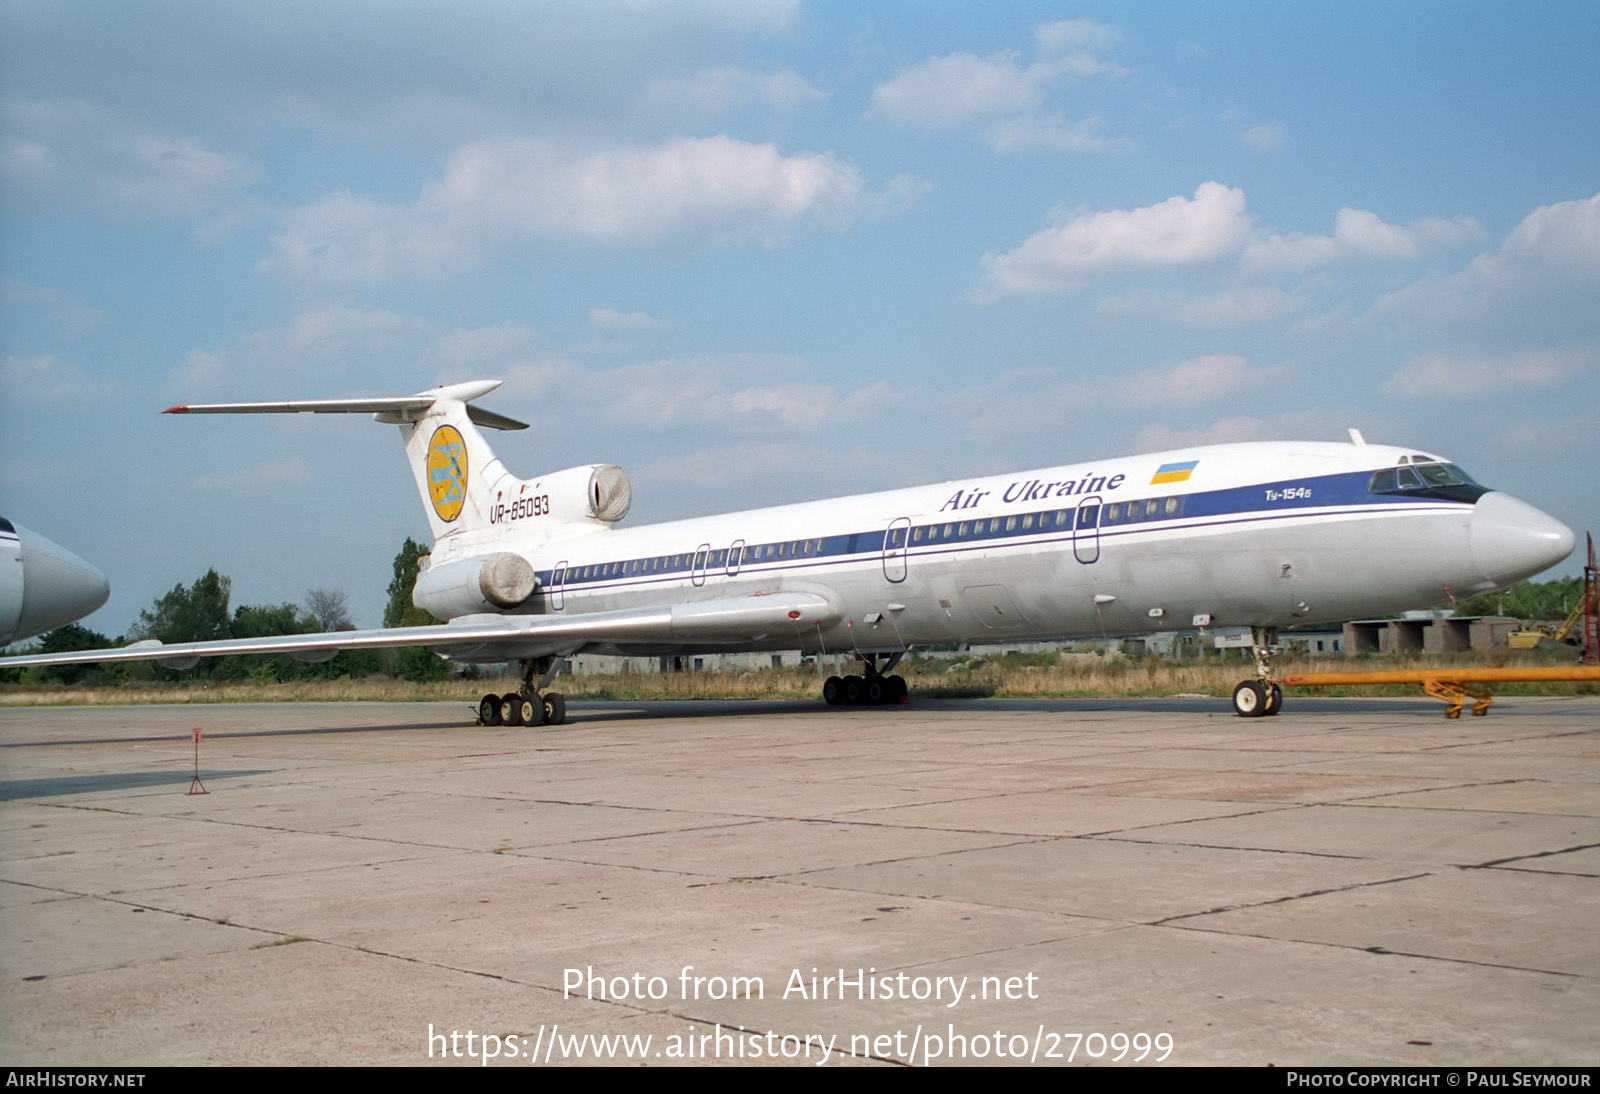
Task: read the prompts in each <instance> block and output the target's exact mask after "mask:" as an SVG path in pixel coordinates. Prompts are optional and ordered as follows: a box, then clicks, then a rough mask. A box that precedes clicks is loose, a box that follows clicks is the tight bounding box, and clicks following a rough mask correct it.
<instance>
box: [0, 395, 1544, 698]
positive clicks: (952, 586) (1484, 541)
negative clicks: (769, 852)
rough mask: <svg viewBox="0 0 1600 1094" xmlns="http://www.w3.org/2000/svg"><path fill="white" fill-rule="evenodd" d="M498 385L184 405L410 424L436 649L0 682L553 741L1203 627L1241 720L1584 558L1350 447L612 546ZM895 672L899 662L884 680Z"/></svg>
mask: <svg viewBox="0 0 1600 1094" xmlns="http://www.w3.org/2000/svg"><path fill="white" fill-rule="evenodd" d="M498 386H499V381H494V380H489V381H474V382H470V383H461V384H452V385H448V386H444V387H439V388H437V389H434V390H431V391H426V392H421V393H419V394H416V395H410V396H402V397H398V398H378V399H335V400H323V401H302V402H283V403H230V404H211V405H204V406H200V405H191V406H175V407H172V408H171V409H170V410H168V411H167V413H170V414H276V413H298V412H309V413H318V414H354V413H370V414H372V415H373V416H374V417H375V419H376V420H377V421H379V422H385V423H389V424H393V425H397V426H399V427H400V433H401V436H402V438H403V439H404V442H405V451H406V458H407V460H408V461H409V462H410V464H411V471H412V475H413V476H414V477H415V479H416V484H417V490H418V492H419V493H420V494H421V495H422V502H423V508H424V510H425V512H426V514H427V518H428V523H429V525H430V526H431V530H432V533H433V541H434V543H433V550H432V553H431V555H429V556H428V557H427V558H426V559H424V560H423V564H422V566H421V568H420V572H419V574H418V577H417V583H416V586H415V589H414V591H413V593H412V600H413V602H414V603H415V604H416V605H417V606H418V607H420V608H423V609H425V610H427V611H428V612H430V613H431V614H432V615H433V616H434V617H435V618H437V619H440V620H443V621H444V622H442V623H441V624H440V625H438V626H426V627H405V628H392V629H386V630H367V631H344V632H337V633H331V634H313V635H285V636H282V637H268V638H248V639H239V640H235V641H220V642H191V643H181V644H172V645H167V646H162V645H160V644H159V643H154V642H146V643H139V644H136V645H133V646H129V647H126V648H123V649H117V650H100V651H87V652H83V653H68V654H52V655H36V656H24V657H11V658H4V659H0V667H7V666H24V665H41V664H59V663H65V662H85V661H125V660H141V659H149V660H158V661H160V662H162V663H164V664H167V665H169V666H173V667H183V666H184V665H189V664H193V663H194V662H195V661H196V660H197V659H198V658H200V657H205V656H218V655H223V654H268V653H290V654H293V655H295V656H297V657H301V658H304V659H308V660H321V659H325V658H328V657H332V656H333V655H334V653H335V652H337V651H338V650H341V649H353V648H359V647H366V648H373V647H398V646H427V647H429V648H431V649H432V650H434V652H435V653H437V654H439V655H440V656H442V657H445V658H448V659H450V660H452V661H464V662H483V663H492V662H502V661H515V662H518V663H519V664H520V666H521V669H522V678H523V684H522V687H521V688H520V690H519V691H518V692H516V693H512V694H508V695H503V696H496V695H485V696H484V697H483V700H482V702H481V703H480V705H479V716H480V718H481V719H482V721H483V722H485V723H486V724H491V725H499V724H511V725H517V724H521V725H538V724H541V723H550V724H559V723H561V722H562V721H563V720H564V719H565V717H566V703H565V701H564V700H563V698H562V697H561V695H560V694H559V693H557V692H551V691H547V690H546V689H547V688H548V687H549V685H550V683H551V681H552V680H553V679H554V678H555V676H556V673H557V671H558V668H559V666H560V665H561V663H562V661H563V660H564V659H565V658H567V657H570V656H572V655H573V654H575V653H578V652H580V651H597V652H606V653H616V654H623V655H639V656H661V655H676V654H688V653H707V652H737V651H760V650H800V651H802V652H804V653H806V654H808V655H824V656H825V655H828V654H835V655H837V654H844V655H847V656H849V657H850V658H852V659H853V660H859V661H860V662H861V663H862V664H863V666H864V668H863V670H862V673H861V675H852V676H848V677H845V678H843V679H841V678H839V677H831V678H829V679H828V681H827V682H826V683H825V684H824V685H823V689H822V692H823V698H824V699H826V700H827V701H828V702H829V703H834V704H837V703H850V704H856V703H880V702H892V701H895V700H897V699H903V698H904V697H905V690H906V688H905V682H904V680H903V679H902V678H901V677H899V676H893V675H886V674H887V673H891V672H892V671H893V669H894V666H895V665H896V663H898V661H899V660H900V658H901V657H902V656H903V655H904V654H905V653H906V651H908V650H910V649H913V648H915V647H918V646H926V645H931V644H933V643H940V642H985V641H999V640H1007V641H1014V640H1027V639H1051V638H1065V637H1074V636H1093V637H1101V636H1107V635H1117V634H1141V633H1148V632H1151V631H1162V630H1187V629H1192V628H1199V629H1200V630H1201V631H1202V633H1206V634H1214V635H1216V636H1217V637H1219V638H1222V637H1224V636H1226V637H1227V638H1229V639H1234V640H1236V644H1238V645H1241V646H1242V645H1244V644H1249V645H1251V646H1252V647H1253V649H1254V651H1255V656H1256V674H1255V677H1254V678H1253V679H1248V680H1245V681H1243V682H1241V683H1240V684H1239V686H1238V687H1237V688H1236V689H1235V691H1234V694H1233V705H1234V709H1235V711H1236V712H1237V713H1239V714H1241V715H1244V716H1247V717H1253V716H1260V715H1270V714H1276V713H1277V712H1278V710H1279V709H1280V708H1281V705H1282V696H1281V692H1280V691H1279V689H1278V686H1277V685H1276V684H1273V683H1272V682H1271V681H1270V680H1269V678H1268V677H1269V666H1268V651H1269V650H1270V647H1271V644H1272V641H1273V639H1274V635H1275V631H1276V629H1277V628H1279V627H1282V626H1288V625H1292V624H1301V623H1316V622H1323V621H1332V620H1343V619H1350V618H1358V617H1361V616H1371V615H1377V614H1382V613H1388V612H1396V611H1400V610H1403V609H1407V608H1413V607H1418V606H1422V605H1428V604H1435V603H1440V602H1442V601H1445V600H1447V599H1455V598H1460V597H1466V596H1471V595H1474V594H1476V593H1480V592H1485V591H1488V590H1491V589H1496V588H1500V587H1503V586H1506V585H1509V584H1511V583H1513V582H1515V581H1518V580H1520V579H1522V578H1525V577H1528V576H1530V575H1532V574H1536V573H1538V572H1539V571H1541V570H1543V569H1545V568H1547V567H1549V566H1552V565H1554V564H1555V563H1557V562H1559V561H1560V560H1561V559H1563V558H1565V557H1566V555H1567V554H1568V553H1569V552H1570V551H1571V550H1572V547H1573V543H1574V536H1573V533H1572V531H1571V530H1570V529H1569V528H1567V527H1566V526H1565V525H1564V524H1562V523H1561V522H1560V521H1557V520H1555V519H1554V518H1552V517H1550V516H1547V515H1546V514H1544V513H1542V512H1540V511H1539V510H1537V509H1535V508H1533V507H1532V506H1530V505H1527V504H1526V503H1524V502H1521V501H1518V500H1517V499H1515V498H1513V497H1509V496H1507V495H1506V494H1503V493H1499V492H1497V491H1494V490H1491V489H1488V488H1486V487H1483V486H1480V485H1478V484H1477V483H1476V482H1474V481H1473V479H1472V478H1471V477H1470V476H1469V475H1468V474H1467V473H1466V472H1465V471H1463V470H1461V468H1459V467H1457V466H1455V465H1454V464H1451V463H1450V462H1448V461H1447V460H1445V459H1443V458H1442V457H1439V456H1435V455H1432V454H1429V453H1426V452H1419V451H1417V450H1416V449H1412V448H1395V447H1390V446H1386V445H1376V444H1367V443H1366V442H1365V440H1364V439H1363V438H1362V437H1361V435H1360V433H1359V432H1357V431H1355V430H1351V443H1349V444H1332V443H1309V442H1302V443H1249V444H1223V445H1212V446H1205V447H1195V448H1187V449H1181V450H1176V451H1172V452H1161V453H1156V454H1154V455H1144V456H1126V457H1120V458H1117V459H1111V460H1102V461H1098V462H1095V463H1086V464H1077V465H1071V466H1066V467H1053V468H1047V469H1044V470H1040V471H1024V472H1019V473H1017V474H1014V475H998V476H983V477H978V478H971V479H960V480H954V481H951V482H945V483H940V484H938V485H934V486H920V487H912V488H908V489H900V490H888V491H883V492H881V493H873V494H861V495H857V496H854V497H846V498H835V499H832V500H829V501H815V502H805V503H802V504H798V505H783V506H776V507H773V508H767V509H753V510H748V511H746V512H742V513H729V514H727V515H725V516H713V517H703V518H698V519H693V520H680V521H673V522H670V523H666V524H656V525H649V526H644V527H638V528H620V527H617V524H618V522H619V521H621V520H622V518H623V517H625V516H626V515H627V513H628V508H629V505H630V503H631V500H632V492H631V488H630V486H629V483H628V478H627V476H626V475H625V474H624V473H623V471H622V469H621V468H618V467H615V466H612V465H609V464H595V465H589V466H583V467H572V468H568V469H566V470H562V471H556V472H553V473H550V474H546V475H538V476H535V477H533V478H530V479H519V478H517V477H515V476H514V475H512V474H511V473H510V472H508V471H507V470H506V469H505V467H504V466H503V465H502V464H501V463H500V461H499V459H497V458H496V457H495V455H494V453H493V452H492V451H490V449H489V446H488V444H487V443H486V442H485V441H484V439H483V436H482V434H480V433H479V431H478V428H477V427H479V426H483V427H487V428H491V429H525V428H527V426H526V424H525V423H523V422H518V421H514V420H512V419H510V418H507V417H504V416H502V415H500V414H496V413H494V412H492V411H488V410H485V409H483V408H481V407H478V406H474V405H472V404H473V401H474V400H476V399H479V398H481V397H483V396H484V395H487V394H488V393H489V392H491V391H493V390H494V389H495V388H496V387H498ZM880 662H881V664H880Z"/></svg>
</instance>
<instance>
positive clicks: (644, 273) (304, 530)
mask: <svg viewBox="0 0 1600 1094" xmlns="http://www.w3.org/2000/svg"><path fill="white" fill-rule="evenodd" d="M1596 41H1600V6H1597V5H1595V4H1593V3H1543V4H1536V5H1510V4H1495V5H1491V4H1473V3H1425V2H1411V3H1406V4H1369V3H1338V4H1333V3H1329V4H1279V5H1269V4H1257V3H1252V4H1227V3H1204V4H1175V3H1166V4H1119V5H1108V6H1104V7H1080V6H1076V5H1062V4H1052V3H1014V4H1006V5H988V6H984V7H982V8H980V7H979V6H977V5H968V4H929V3H917V4H910V3H900V4H871V5H863V4H839V3H829V4H821V3H819V4H808V3H797V2H787V0H781V2H780V0H772V2H765V3H763V2H753V0H725V2H704V3H694V2H681V3H645V2H633V3H619V4H601V3H583V4H579V3H570V4H568V3H548V4H539V3H522V2H519V3H470V2H468V3H451V4H448V5H446V4H443V3H393V2H389V3H377V2H367V3H342V4H341V3H334V4H326V3H318V4H311V3H298V2H287V3H279V4H273V5H224V4H214V3H201V2H194V3H183V2H161V0H154V2H149V3H141V4H137V5H107V4H100V3H74V2H60V0H56V2H19V0H0V352H3V360H0V457H3V462H0V468H3V470H0V511H3V512H4V514H5V515H6V516H9V517H11V518H12V519H13V520H16V521H19V522H21V523H23V524H25V525H27V526H29V527H30V528H33V529H35V530H36V531H39V532H41V533H43V534H45V535H47V536H50V537H51V538H53V539H55V540H56V541H57V542H60V543H62V544H63V545H65V546H67V547H69V548H70V549H72V550H74V551H76V552H78V553H79V554H81V555H83V556H84V557H85V558H88V559H90V560H91V561H94V562H95V563H96V564H98V565H99V566H101V567H102V568H103V569H104V570H105V571H106V572H107V574H108V575H109V576H110V578H111V581H112V589H113V591H112V598H111V601H110V603H109V604H108V605H107V606H106V607H105V608H104V609H102V610H101V611H100V612H99V613H97V614H96V615H95V616H93V617H92V618H91V619H90V620H89V621H88V623H89V625H91V626H93V627H95V628H96V629H99V630H102V631H104V632H106V633H108V634H112V635H115V634H120V633H122V632H123V631H125V630H126V629H127V627H128V626H129V625H130V624H131V623H132V622H133V621H134V619H135V618H136V616H137V614H138V612H139V610H140V609H141V608H143V607H146V606H148V605H149V604H150V602H151V601H152V600H153V599H154V598H155V597H156V596H157V595H159V594H161V593H162V592H164V591H166V590H167V589H170V588H171V587H172V586H173V585H175V584H177V583H178V582H180V581H182V582H189V581H192V580H193V579H194V578H195V577H197V576H199V575H200V574H201V573H203V572H204V571H205V570H206V569H207V568H208V567H212V566H214V567H216V568H217V569H218V570H220V571H221V572H223V573H226V574H228V575H230V576H231V577H232V578H233V579H234V599H235V602H236V603H278V602H282V601H296V602H298V601H300V600H302V599H303V597H304V595H305V592H306V590H307V589H309V588H312V587H318V586H331V587H339V588H343V589H344V590H345V591H346V592H347V593H348V594H349V596H350V599H351V604H352V607H353V608H354V610H355V614H356V617H357V620H358V622H360V623H361V624H363V625H368V626H371V625H376V624H377V623H378V621H379V620H378V616H379V614H380V613H381V605H382V602H383V595H384V587H385V586H386V584H387V581H388V570H389V563H390V561H391V559H392V558H393V556H394V553H395V551H396V550H397V548H398V546H399V544H400V542H401V540H402V539H403V538H404V537H405V536H407V535H412V536H416V537H418V538H421V537H422V536H423V535H424V534H425V532H426V523H425V522H424V520H423V517H422V511H421V508H420V504H419V502H418V501H417V499H416V497H415V495H414V493H413V490H412V487H411V485H410V478H409V475H408V474H407V472H406V469H405V467H404V465H403V463H402V461H401V458H400V445H399V442H398V439H397V438H396V436H395V435H394V433H395V431H394V430H392V429H389V428H386V427H381V426H378V425H376V424H374V423H371V422H369V421H365V420H362V419H354V420H351V419H340V418H327V417H316V418H312V417H303V418H302V417H296V418H293V419H282V420H280V419H269V418H238V419H222V418H187V419H183V418H162V417H159V416H158V414H157V412H158V411H159V410H161V409H162V408H163V407H165V406H168V405H170V404H172V403H177V402H203V401H222V400H245V399H264V398H312V397H331V396H340V395H358V394H403V393H409V392H411V391H415V390H418V389H420V388H423V387H426V386H431V385H433V384H436V383H440V382H448V381H455V380H462V379H472V378H479V377H502V378H504V379H505V381H506V383H505V386H504V387H503V388H502V389H501V390H500V391H499V392H496V393H495V394H494V395H493V396H491V397H489V399H487V400H486V401H485V405H487V406H489V407H491V408H493V409H497V410H500V411H502V412H504V413H507V414H510V415H512V416H515V417H521V418H525V419H528V420H531V421H533V422H534V423H535V425H534V428H533V429H530V430H528V431H526V432H523V433H517V434H497V435H494V437H493V438H492V441H493V443H495V445H496V448H497V450H498V451H499V453H500V455H501V456H502V457H503V458H504V459H505V460H506V462H507V464H508V465H509V466H510V467H511V468H512V469H513V470H515V471H517V472H519V473H521V474H525V475H531V474H534V473H536V472H541V471H549V470H554V469H556V468H560V467H566V466H571V465H574V464H579V463H588V462H601V461H604V462H615V463H619V464H621V465H622V466H623V467H625V468H626V469H627V470H628V472H629V473H630V476H631V477H632V478H633V481H634V492H635V504H634V515H633V516H632V517H630V518H629V519H630V522H634V521H649V520H657V519H668V518H674V517H684V516H693V515H696V514H700V513H708V512H716V511H721V510H725V509H732V508H743V507H748V506H755V505H762V504H770V503H777V502H784V501H797V500H804V499H808V498H816V497H825V496H829V495H832V494H837V493H852V492H857V491H861V490H868V489H877V488H885V487H891V486H900V485H911V484H914V483H918V482H924V481H935V480H941V479H945V478H949V477H954V476H962V475H972V474H978V473H985V472H997V471H1003V470H1009V469H1023V468H1031V467H1041V466H1049V465H1053V464H1058V463H1064V462H1069V461H1076V460H1082V459H1095V458H1104V457H1107V456H1110V455H1116V454H1122V453H1128V452H1133V451H1141V450H1152V449H1159V448H1166V447H1172V446H1177V445H1185V444H1192V443H1196V442H1201V441H1228V440H1250V439H1285V438H1294V439H1311V440H1343V439H1344V438H1345V436H1346V434H1345V430H1346V428H1347V427H1349V426H1357V427H1359V428H1361V429H1362V430H1363V431H1364V433H1365V434H1366V436H1367V437H1368V438H1369V439H1371V440H1373V441H1383V442H1393V443H1400V444H1407V445H1415V446H1417V447H1420V448H1423V449H1427V450H1434V451H1440V452H1443V453H1445V454H1446V455H1449V456H1451V457H1452V458H1454V459H1456V460H1457V461H1458V462H1460V463H1461V464H1463V465H1464V466H1465V467H1467V469H1468V470H1470V471H1472V472H1473V473H1474V474H1475V475H1476V476H1478V477H1479V478H1480V479H1481V480H1483V481H1484V482H1486V483H1487V484H1489V485H1492V486H1496V487H1499V488H1502V489H1505V490H1508V491H1510V492H1512V493H1514V494H1517V495H1518V496H1520V497H1522V498H1524V499H1525V500H1528V501H1530V502H1532V503H1533V504H1535V505H1538V506H1540V507H1541V508H1544V509H1546V510H1547V511H1549V512H1551V513H1554V514H1555V515H1557V516H1559V517H1560V518H1561V519H1563V520H1565V521H1566V522H1567V523H1568V524H1570V525H1571V526H1573V527H1574V528H1575V529H1578V530H1580V532H1581V531H1582V530H1583V529H1587V528H1594V527H1596V526H1600V489H1597V488H1596V485H1595V480H1594V472H1593V468H1594V467H1595V466H1597V463H1600V441H1597V438H1600V395H1597V381H1600V111H1597V110H1596V109H1595V104H1596V103H1597V102H1600V66H1596V65H1595V64H1594V61H1593V45H1594V43H1595V42H1596ZM1580 539H1581V537H1580ZM1575 566H1576V563H1575V562H1571V561H1569V563H1568V564H1566V565H1565V566H1564V567H1563V568H1562V571H1558V572H1571V571H1573V570H1574V568H1575Z"/></svg>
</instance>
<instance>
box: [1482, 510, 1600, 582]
mask: <svg viewBox="0 0 1600 1094" xmlns="http://www.w3.org/2000/svg"><path fill="white" fill-rule="evenodd" d="M1577 541H1578V540H1577V537H1576V536H1575V535H1573V533H1572V529H1571V528H1568V527H1567V526H1566V525H1565V524H1562V523H1561V522H1560V521H1559V520H1557V519H1556V518H1554V517H1552V516H1550V515H1549V514H1548V513H1542V512H1540V511H1539V510H1537V509H1535V508H1534V507H1533V506H1531V505H1529V504H1528V503H1527V502H1525V501H1518V500H1517V499H1516V498H1513V497H1511V496H1510V495H1508V494H1502V493H1499V492H1498V491H1491V492H1489V493H1487V494H1485V495H1483V497H1481V498H1479V499H1478V504H1476V505H1474V506H1473V507H1472V560H1473V561H1474V562H1475V563H1477V566H1478V572H1479V573H1481V574H1483V576H1484V577H1485V578H1486V579H1488V580H1489V581H1490V582H1492V583H1493V584H1494V585H1496V586H1500V585H1510V584H1511V583H1512V582H1514V581H1521V580H1522V579H1523V578H1525V577H1532V576H1533V575H1534V574H1536V573H1538V572H1539V571H1541V570H1545V569H1548V568H1549V567H1551V566H1554V565H1555V564H1556V563H1558V562H1560V561H1561V560H1562V559H1564V558H1566V557H1567V556H1568V555H1569V554H1571V553H1572V547H1573V545H1574V544H1575V543H1577Z"/></svg>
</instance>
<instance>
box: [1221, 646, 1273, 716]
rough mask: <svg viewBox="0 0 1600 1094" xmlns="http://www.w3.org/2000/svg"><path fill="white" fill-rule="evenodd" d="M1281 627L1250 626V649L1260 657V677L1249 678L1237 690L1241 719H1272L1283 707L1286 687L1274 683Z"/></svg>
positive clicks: (1235, 701) (1235, 699) (1236, 706)
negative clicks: (1275, 650) (1274, 647)
mask: <svg viewBox="0 0 1600 1094" xmlns="http://www.w3.org/2000/svg"><path fill="white" fill-rule="evenodd" d="M1277 638H1278V628H1276V627H1252V628H1250V648H1251V650H1252V651H1253V652H1254V653H1255V656H1256V678H1255V679H1254V680H1245V681H1243V682H1242V683H1240V685H1239V686H1238V687H1236V688H1234V689H1233V712H1234V713H1235V714H1237V715H1238V716H1239V717H1241V718H1270V717H1272V716H1273V715H1274V714H1276V713H1278V711H1280V710H1282V709H1283V689H1282V688H1280V687H1279V686H1278V685H1277V684H1274V683H1273V682H1272V681H1271V679H1269V677H1270V676H1271V675H1272V643H1273V642H1275V641H1277Z"/></svg>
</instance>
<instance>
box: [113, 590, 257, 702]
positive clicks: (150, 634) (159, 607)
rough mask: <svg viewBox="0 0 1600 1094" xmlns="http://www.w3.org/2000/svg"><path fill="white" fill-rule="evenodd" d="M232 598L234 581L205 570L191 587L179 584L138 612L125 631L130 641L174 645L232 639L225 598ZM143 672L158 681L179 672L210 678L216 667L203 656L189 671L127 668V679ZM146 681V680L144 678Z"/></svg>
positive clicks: (175, 677) (226, 599)
mask: <svg viewBox="0 0 1600 1094" xmlns="http://www.w3.org/2000/svg"><path fill="white" fill-rule="evenodd" d="M232 595H233V581H232V580H231V579H229V578H227V577H224V576H223V575H222V574H219V573H217V571H216V570H207V571H206V572H205V576H203V577H201V578H200V579H199V580H198V581H196V582H195V583H194V585H193V586H192V587H190V586H186V585H183V584H182V583H179V584H178V585H175V586H174V587H173V589H172V591H171V592H169V593H167V594H166V595H164V596H161V597H158V598H157V599H156V602H155V603H154V604H153V605H151V606H150V607H149V608H147V609H146V610H144V611H142V612H140V613H139V619H138V622H136V623H134V625H133V626H132V627H131V628H130V629H129V631H128V638H129V639H144V638H154V639H156V640H157V641H159V642H161V643H162V644H163V645H168V646H170V645H172V644H173V643H174V642H215V641H218V640H220V639H224V638H229V637H231V630H232V628H231V624H232V620H231V619H230V618H229V615H228V599H229V598H230V597H231V596H232ZM145 671H150V672H153V674H154V676H155V677H156V678H157V679H163V680H174V679H177V678H178V673H179V672H184V673H192V674H193V675H195V676H199V677H202V678H204V679H211V677H212V676H213V675H214V674H215V673H216V666H215V665H214V664H213V663H212V660H211V658H206V657H203V658H201V659H200V663H199V664H198V665H196V666H195V667H194V668H192V669H183V670H178V669H169V668H165V667H163V666H151V667H150V668H149V669H148V670H141V669H136V667H135V666H130V676H133V677H135V678H137V677H143V676H144V672H145ZM145 678H147V679H148V677H145Z"/></svg>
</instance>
